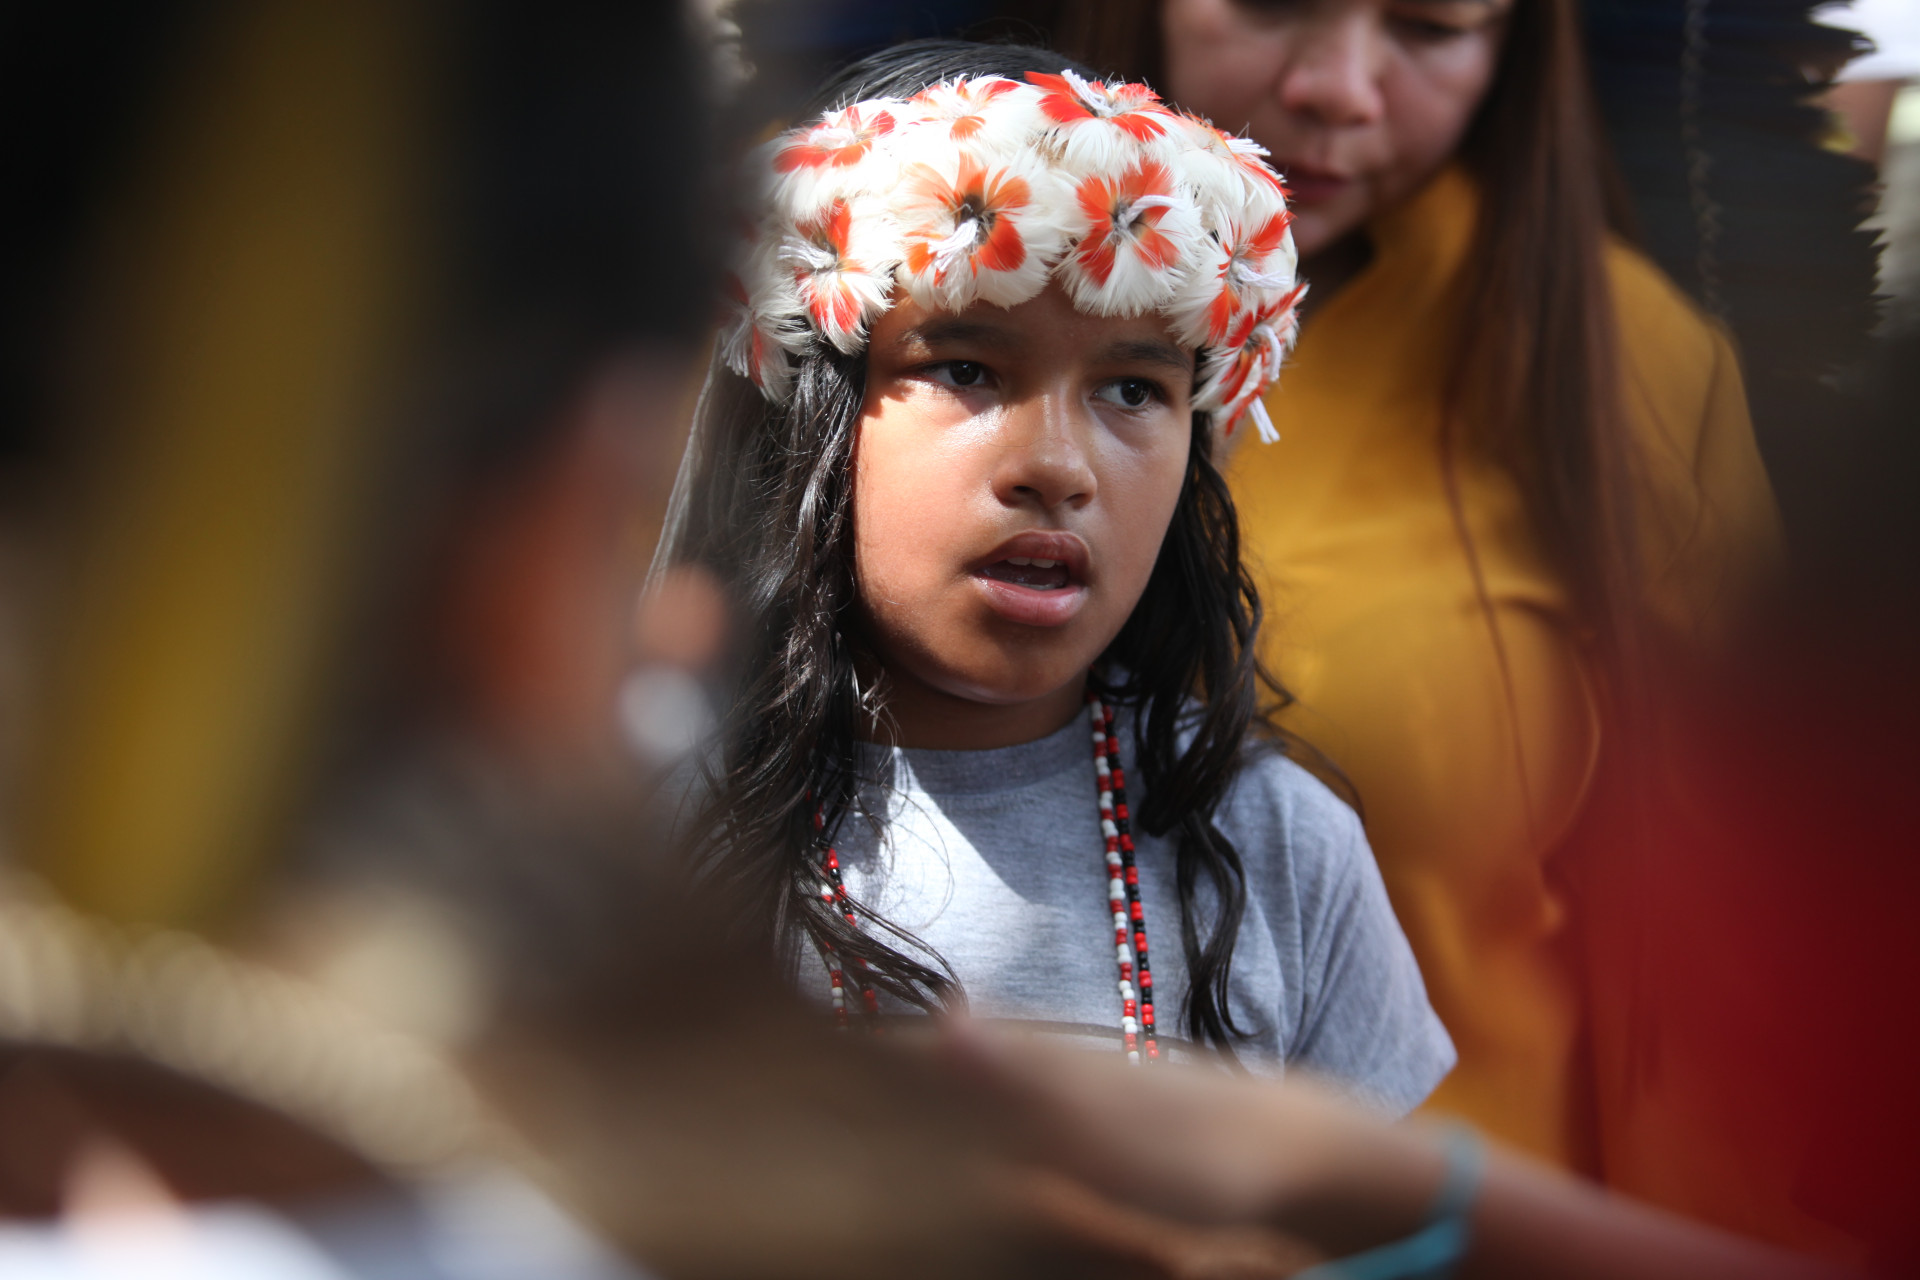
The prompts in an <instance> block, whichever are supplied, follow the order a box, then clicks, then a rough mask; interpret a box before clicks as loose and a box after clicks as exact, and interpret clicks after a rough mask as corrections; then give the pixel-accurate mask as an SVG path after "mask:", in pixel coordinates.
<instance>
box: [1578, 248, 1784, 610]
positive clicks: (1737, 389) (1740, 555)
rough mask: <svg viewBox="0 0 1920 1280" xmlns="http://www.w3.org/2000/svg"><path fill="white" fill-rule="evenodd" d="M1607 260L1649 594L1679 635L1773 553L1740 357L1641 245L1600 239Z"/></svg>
mask: <svg viewBox="0 0 1920 1280" xmlns="http://www.w3.org/2000/svg"><path fill="white" fill-rule="evenodd" d="M1607 266H1608V278H1609V281H1610V283H1611V285H1612V288H1613V295H1614V306H1615V309H1616V312H1617V314H1618V316H1619V320H1620V324H1619V343H1620V345H1619V352H1620V370H1621V375H1622V382H1621V408H1622V410H1623V411H1624V413H1625V416H1626V420H1627V423H1628V425H1629V426H1630V428H1631V430H1632V431H1633V433H1634V439H1635V442H1636V444H1637V446H1638V451H1639V455H1640V463H1641V466H1640V468H1639V473H1640V486H1641V490H1642V492H1641V495H1640V502H1639V504H1638V505H1639V509H1640V515H1639V517H1638V518H1639V523H1640V526H1641V528H1640V534H1641V540H1642V542H1643V544H1644V548H1645V555H1646V556H1647V564H1646V569H1647V571H1648V573H1649V590H1650V592H1651V593H1652V597H1653V598H1652V599H1651V600H1650V604H1651V606H1652V608H1653V609H1654V611H1655V613H1656V614H1657V615H1659V616H1660V617H1662V618H1663V619H1664V620H1665V621H1666V622H1667V623H1668V625H1669V626H1671V627H1674V628H1676V629H1678V631H1679V632H1680V633H1682V634H1691V635H1694V636H1696V637H1700V636H1704V635H1705V634H1707V633H1708V632H1710V631H1711V630H1712V624H1713V620H1714V619H1716V618H1719V617H1722V616H1724V615H1725V614H1726V611H1727V610H1728V608H1729V607H1731V606H1732V605H1733V603H1734V602H1737V601H1739V600H1742V599H1745V598H1748V597H1749V596H1751V594H1752V592H1753V591H1754V589H1755V587H1756V584H1757V583H1759V582H1760V581H1762V580H1764V578H1765V577H1766V576H1767V575H1769V574H1771V573H1772V572H1774V571H1775V569H1776V568H1777V566H1778V565H1779V563H1780V562H1781V560H1782V558H1783V554H1784V553H1783V552H1782V550H1781V546H1780V528H1779V513H1778V511H1777V510H1776V508H1775V506H1774V500H1773V489H1772V486H1771V484H1770V483H1769V481H1768V478H1767V472H1766V467H1765V465H1764V463H1763V462H1762V460H1761V457H1760V450H1759V446H1758V444H1757V443H1756V441H1755V439H1754V434H1753V420H1752V418H1751V417H1750V415H1749V413H1748V410H1747V395H1746V388H1745V383H1744V381H1743V379H1742V377H1741V372H1740V362H1739V359H1738V358H1737V356H1736V355H1735V354H1734V348H1733V343H1732V342H1731V341H1730V340H1729V339H1728V337H1727V335H1726V333H1725V332H1724V331H1723V330H1721V328H1720V327H1719V326H1718V325H1717V324H1715V323H1714V322H1713V320H1711V319H1710V318H1709V317H1708V316H1707V315H1706V314H1705V313H1704V312H1702V311H1701V310H1700V309H1699V308H1698V307H1697V306H1695V305H1694V303H1693V300H1692V299H1690V298H1689V297H1687V295H1686V294H1685V293H1683V292H1682V291H1681V289H1680V287H1679V286H1678V285H1676V284H1675V283H1674V282H1673V281H1672V280H1671V279H1669V278H1668V277H1667V275H1666V273H1665V272H1663V271H1661V270H1660V268H1659V267H1657V266H1655V265H1654V264H1653V263H1652V262H1651V261H1649V260H1648V259H1647V258H1646V257H1645V256H1644V255H1642V254H1640V253H1638V252H1636V251H1635V250H1633V249H1631V248H1629V247H1628V246H1626V245H1624V244H1620V243H1617V242H1616V243H1611V244H1609V246H1608V250H1607Z"/></svg>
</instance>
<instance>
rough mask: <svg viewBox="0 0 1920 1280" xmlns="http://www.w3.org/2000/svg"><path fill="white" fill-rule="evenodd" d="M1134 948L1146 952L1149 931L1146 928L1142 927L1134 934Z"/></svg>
mask: <svg viewBox="0 0 1920 1280" xmlns="http://www.w3.org/2000/svg"><path fill="white" fill-rule="evenodd" d="M1133 949H1134V950H1135V951H1138V952H1140V953H1142V954H1143V955H1144V954H1145V953H1146V950H1147V931H1146V930H1145V929H1142V930H1141V931H1140V932H1138V933H1136V934H1134V935H1133Z"/></svg>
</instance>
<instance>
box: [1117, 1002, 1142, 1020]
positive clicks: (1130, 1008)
mask: <svg viewBox="0 0 1920 1280" xmlns="http://www.w3.org/2000/svg"><path fill="white" fill-rule="evenodd" d="M1139 1003H1140V1002H1139V1001H1137V1000H1122V1001H1121V1002H1120V1016H1121V1017H1123V1018H1131V1017H1132V1016H1133V1014H1134V1010H1135V1008H1136V1007H1137V1006H1138V1005H1139Z"/></svg>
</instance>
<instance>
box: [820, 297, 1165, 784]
mask: <svg viewBox="0 0 1920 1280" xmlns="http://www.w3.org/2000/svg"><path fill="white" fill-rule="evenodd" d="M1192 383H1193V356H1192V353H1191V352H1190V351H1189V350H1187V349H1186V348H1184V347H1182V346H1181V345H1179V344H1178V343H1176V342H1175V341H1174V340H1173V339H1172V338H1171V337H1169V336H1168V334H1167V330H1166V326H1165V325H1164V324H1163V323H1162V322H1161V320H1160V319H1159V318H1158V317H1156V316H1152V315H1147V316H1141V317H1137V318H1133V319H1117V318H1096V317H1092V316H1087V315H1083V314H1081V313H1080V312H1078V311H1076V310H1075V309H1074V308H1073V306H1072V305H1071V303H1069V302H1068V301H1067V299H1066V296H1065V295H1064V294H1063V293H1062V292H1061V291H1060V289H1059V288H1058V286H1050V287H1049V288H1048V289H1047V290H1046V292H1044V293H1042V294H1041V295H1040V296H1039V297H1037V298H1035V299H1033V300H1032V301H1030V302H1026V303H1023V304H1021V305H1020V306H1017V307H1013V308H1011V309H1003V308H1000V307H996V306H991V305H988V304H985V303H981V304H976V305H975V306H973V307H971V308H969V309H968V310H966V311H963V312H959V313H953V312H946V311H928V310H925V309H922V308H920V307H918V306H915V305H914V304H913V303H911V302H906V301H903V302H902V303H900V305H898V306H896V307H895V308H894V309H893V310H892V311H890V312H888V313H887V314H886V315H885V316H884V317H882V318H881V319H880V321H879V322H878V323H877V324H876V325H875V326H874V328H873V333H872V335H871V341H870V345H869V347H868V352H867V389H866V403H865V406H864V409H863V411H862V417H861V420H860V424H859V429H858V435H857V437H856V440H855V445H854V496H853V513H854V557H855V561H854V568H855V573H856V576H857V579H858V582H859V590H860V599H861V607H862V610H863V614H864V621H865V624H866V630H867V634H868V639H869V643H870V644H871V646H872V647H873V649H874V650H875V652H876V656H877V657H878V658H879V660H880V662H881V664H882V665H883V666H884V667H885V669H886V672H887V675H888V678H889V681H890V684H891V687H892V696H891V697H890V702H889V705H890V708H891V709H892V710H893V711H894V714H895V717H896V719H897V720H899V721H900V728H901V732H902V738H903V739H904V740H905V741H906V742H907V744H908V745H924V746H940V745H952V746H987V745H997V743H996V742H995V741H994V740H993V739H994V738H995V737H1001V738H1005V739H1006V740H1007V741H1008V742H1017V741H1021V740H1023V739H1024V738H1026V737H1031V736H1038V735H1040V734H1044V733H1045V732H1048V731H1049V730H1050V729H1052V728H1057V727H1059V724H1060V723H1064V721H1065V719H1066V718H1069V717H1070V716H1071V714H1072V711H1073V708H1074V707H1076V706H1077V705H1078V696H1079V689H1080V683H1081V677H1082V675H1083V674H1084V673H1085V672H1086V670H1087V668H1088V667H1089V666H1090V665H1091V664H1092V663H1093V661H1094V660H1095V659H1096V658H1097V657H1099V655H1100V653H1101V651H1102V650H1103V649H1105V648H1106V647H1107V645H1108V643H1109V642H1110V641H1112V639H1113V637H1114V636H1116V635H1117V634H1119V631H1120V628H1121V626H1122V625H1123V624H1124V623H1125V622H1126V620H1127V617H1128V615H1129V614H1131V613H1132V612H1133V607H1134V605H1135V604H1136V603H1137V602H1138V601H1139V599H1140V596H1141V594H1142V592H1144V591H1145V589H1146V585H1147V578H1148V576H1149V575H1150V574H1151V573H1152V571H1153V565H1154V561H1155V558H1156V557H1157V556H1158V555H1159V552H1160V543H1161V541H1162V539H1163V538H1164V536H1165V534H1166V530H1167V526H1168V524H1169V522H1170V521H1171V520H1172V518H1173V512H1174V507H1175V504H1176V503H1177V502H1178V501H1179V497H1180V490H1181V486H1182V483H1183V481H1184V479H1185V477H1186V469H1187V451H1188V449H1189V447H1190V445H1191V442H1192V441H1191V437H1192V408H1191V404H1190V395H1191V390H1192ZM915 708H918V709H922V710H925V709H927V708H933V709H934V719H935V720H938V719H939V717H940V716H941V715H945V716H947V717H948V718H949V719H954V718H956V717H957V718H958V719H967V718H968V717H972V719H973V720H974V722H976V723H979V724H986V723H988V722H991V723H993V724H996V725H1007V724H1014V725H1015V726H1016V727H1015V728H1014V729H1012V730H1011V731H1008V732H1000V731H998V730H994V731H990V732H987V731H983V732H986V736H984V737H982V736H980V735H977V734H976V735H974V736H971V737H969V736H967V735H965V734H959V735H956V734H954V733H942V732H939V731H937V730H938V729H939V725H937V724H926V723H923V724H919V725H915V724H910V723H908V722H907V721H908V718H909V717H908V715H906V714H903V709H915ZM977 712H987V713H988V714H987V715H986V716H985V718H984V719H982V717H981V716H980V715H978V714H977ZM1006 712H1015V713H1020V714H1024V713H1026V712H1032V713H1034V714H1035V715H1037V717H1038V718H1037V719H1033V718H1031V717H1030V718H1029V719H1028V720H1026V721H1021V719H1020V714H1015V715H1014V716H1012V718H1011V719H1010V718H1009V716H1008V715H1006V714H1003V713H1006ZM923 719H924V717H923Z"/></svg>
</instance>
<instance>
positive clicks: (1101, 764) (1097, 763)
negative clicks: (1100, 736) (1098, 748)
mask: <svg viewBox="0 0 1920 1280" xmlns="http://www.w3.org/2000/svg"><path fill="white" fill-rule="evenodd" d="M1093 771H1094V772H1095V773H1097V774H1099V775H1100V776H1101V777H1103V778H1104V777H1107V776H1108V775H1109V774H1111V773H1112V772H1113V770H1112V769H1110V768H1108V767H1107V758H1106V757H1105V756H1095V757H1094V758H1093Z"/></svg>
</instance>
